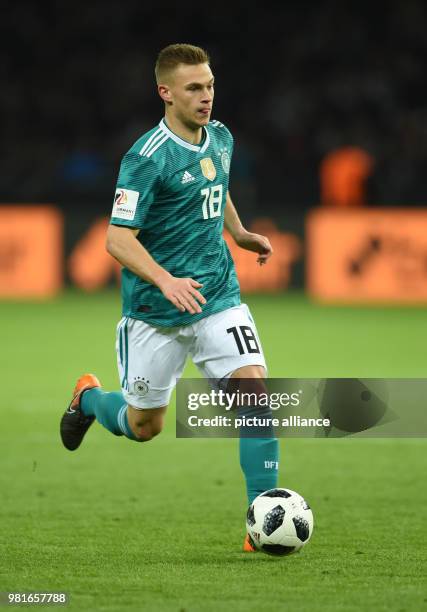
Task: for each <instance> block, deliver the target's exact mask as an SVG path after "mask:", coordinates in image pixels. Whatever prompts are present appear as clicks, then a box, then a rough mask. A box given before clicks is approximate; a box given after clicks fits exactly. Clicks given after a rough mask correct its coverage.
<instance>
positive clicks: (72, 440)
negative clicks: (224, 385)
mask: <svg viewBox="0 0 427 612" xmlns="http://www.w3.org/2000/svg"><path fill="white" fill-rule="evenodd" d="M181 335H182V334H181ZM184 336H185V334H184ZM187 344H188V342H187ZM187 344H186V338H185V337H183V338H182V337H180V331H179V329H177V328H169V329H159V328H155V327H152V326H150V325H147V324H146V323H144V322H143V321H138V320H135V319H130V318H123V319H122V320H121V321H120V322H119V324H118V326H117V342H116V349H117V360H118V366H119V376H120V380H121V384H122V391H121V392H120V391H112V392H106V391H104V390H103V389H101V385H100V383H99V381H98V379H97V378H96V377H95V376H93V375H84V376H83V377H81V378H80V379H79V381H78V382H77V386H76V389H75V393H74V397H73V400H72V403H71V405H70V407H69V409H68V410H67V411H66V413H65V414H64V416H63V418H62V420H61V437H62V440H63V443H64V446H65V447H66V448H68V449H69V450H75V449H76V448H78V446H79V445H80V443H81V441H82V439H83V437H84V435H85V433H86V431H87V429H88V428H89V427H90V425H91V424H92V423H93V422H94V420H95V419H96V420H97V421H98V422H99V423H100V424H101V425H103V426H104V427H105V428H106V429H108V431H110V432H111V433H113V434H114V435H117V436H122V435H124V436H126V437H127V438H129V439H131V440H135V441H138V442H146V441H148V440H151V439H152V438H153V437H154V436H156V435H157V434H158V433H160V431H161V429H162V426H163V418H164V414H165V412H166V407H167V405H168V403H169V398H170V395H171V393H172V390H173V388H174V386H175V382H176V379H177V378H179V377H180V376H181V374H182V370H183V368H184V365H185V359H186V355H187V351H188V347H187ZM70 408H72V410H71V413H70Z"/></svg>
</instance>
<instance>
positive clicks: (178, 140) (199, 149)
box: [159, 119, 210, 153]
mask: <svg viewBox="0 0 427 612" xmlns="http://www.w3.org/2000/svg"><path fill="white" fill-rule="evenodd" d="M159 127H160V129H161V130H162V132H164V133H165V134H167V135H168V136H169V138H171V139H172V140H174V141H175V142H176V143H177V144H179V145H181V147H185V148H186V149H189V150H190V151H196V152H197V153H204V152H205V151H206V149H207V148H208V146H209V144H210V137H209V131H208V129H207V128H206V126H203V129H204V130H205V141H204V143H203V144H202V146H199V145H194V144H190V143H189V142H187V141H186V140H183V139H182V138H180V137H179V136H177V135H176V134H175V133H174V132H172V131H171V130H170V129H169V128H168V126H167V125H166V123H165V120H164V119H162V120H161V121H160V123H159Z"/></svg>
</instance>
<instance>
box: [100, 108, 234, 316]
mask: <svg viewBox="0 0 427 612" xmlns="http://www.w3.org/2000/svg"><path fill="white" fill-rule="evenodd" d="M203 132H204V133H203V138H202V141H201V143H200V144H199V145H193V144H190V143H189V142H186V141H185V140H183V139H182V138H180V137H179V136H177V135H176V134H175V133H174V132H172V131H171V130H170V129H169V128H168V126H167V125H166V123H165V121H164V119H162V120H161V121H160V123H159V125H158V126H157V127H155V128H154V129H152V130H150V131H149V132H147V133H146V134H144V135H143V136H142V137H141V138H140V139H139V140H137V141H136V143H135V144H134V145H133V146H132V147H131V148H130V150H129V151H128V152H127V153H126V155H125V156H124V157H123V160H122V163H121V166H120V173H119V178H118V181H117V189H116V194H115V198H114V206H113V212H112V216H111V223H112V224H114V225H123V226H126V227H132V228H138V229H139V230H140V231H139V234H138V236H137V239H138V240H139V241H140V242H141V244H143V245H144V247H145V248H146V249H147V251H148V252H149V253H150V255H151V256H152V257H153V258H154V259H155V261H157V263H158V264H160V265H161V266H162V267H163V268H165V269H166V270H167V271H168V272H170V273H171V274H172V275H173V276H176V277H180V278H185V277H191V278H193V279H194V280H196V281H198V282H199V283H202V285H203V287H202V288H201V289H200V292H201V293H202V294H203V296H204V297H205V298H206V300H207V304H205V305H204V306H202V312H201V313H198V314H193V315H192V314H190V313H189V312H180V311H179V310H178V309H177V308H176V307H175V306H174V305H173V304H172V303H171V302H169V300H167V299H166V298H165V297H164V296H163V294H162V292H161V291H160V289H158V287H156V286H154V285H151V284H150V283H147V282H145V281H144V280H142V279H141V278H140V277H138V276H137V275H136V274H134V273H133V272H131V271H130V270H128V269H127V268H123V270H122V299H123V315H124V316H129V317H132V318H134V319H141V320H143V321H145V322H146V323H149V324H150V325H155V326H164V327H171V326H179V325H188V324H190V323H194V322H195V321H198V320H199V319H201V318H203V317H206V316H208V315H211V314H214V313H216V312H220V311H221V310H225V309H226V308H230V307H232V306H237V305H238V304H240V289H239V283H238V281H237V276H236V272H235V269H234V264H233V260H232V258H231V255H230V252H229V250H228V247H227V245H226V243H225V241H224V238H223V235H222V234H223V227H224V209H225V203H226V195H227V189H228V177H229V171H230V160H231V155H232V152H233V138H232V136H231V134H230V132H229V131H228V129H227V128H226V127H225V126H224V125H223V124H222V123H220V122H219V121H211V122H209V124H208V125H207V126H206V127H204V128H203Z"/></svg>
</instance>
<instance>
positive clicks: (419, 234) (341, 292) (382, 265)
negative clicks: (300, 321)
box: [306, 208, 427, 303]
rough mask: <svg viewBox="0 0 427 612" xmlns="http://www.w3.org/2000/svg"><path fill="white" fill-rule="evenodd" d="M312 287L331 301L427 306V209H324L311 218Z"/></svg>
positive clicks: (308, 234)
mask: <svg viewBox="0 0 427 612" xmlns="http://www.w3.org/2000/svg"><path fill="white" fill-rule="evenodd" d="M306 244H307V286H308V291H309V293H310V294H311V296H312V297H314V298H316V299H319V300H322V301H328V302H359V303H362V302H395V303H427V210H425V209H397V208H388V209H387V208H384V209H382V208H372V209H354V210H338V209H334V208H322V209H320V208H318V209H315V210H312V211H311V212H310V213H309V215H308V217H307V225H306Z"/></svg>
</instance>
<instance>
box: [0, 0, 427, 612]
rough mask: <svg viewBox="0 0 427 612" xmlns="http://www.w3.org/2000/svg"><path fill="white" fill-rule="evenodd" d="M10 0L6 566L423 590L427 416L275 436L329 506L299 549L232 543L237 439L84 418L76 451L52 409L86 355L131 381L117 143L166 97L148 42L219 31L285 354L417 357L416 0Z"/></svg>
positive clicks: (298, 357)
mask: <svg viewBox="0 0 427 612" xmlns="http://www.w3.org/2000/svg"><path fill="white" fill-rule="evenodd" d="M3 11H4V15H5V19H3V20H2V23H1V24H0V30H1V33H2V36H1V38H2V42H3V45H5V48H6V52H5V53H4V54H3V57H2V77H3V82H4V86H3V87H2V91H1V95H0V104H1V107H0V108H1V113H2V116H3V118H4V122H3V129H2V132H3V133H2V140H1V148H2V156H1V158H2V163H1V168H2V171H1V173H0V204H1V205H0V298H1V300H2V301H1V303H0V312H1V317H2V321H3V323H4V332H3V334H4V336H3V337H4V346H5V350H3V352H2V355H1V360H2V372H3V373H4V380H5V388H4V393H3V400H4V401H3V408H2V412H1V415H0V422H1V430H2V445H1V448H2V450H1V456H2V464H3V467H4V469H3V470H2V472H1V490H2V492H3V498H2V505H1V508H0V513H1V517H2V525H3V526H4V534H8V535H7V536H6V535H4V540H3V547H2V549H3V551H4V552H5V556H4V562H3V567H2V579H1V583H0V590H16V589H19V590H32V589H33V590H40V589H45V590H46V589H56V590H61V589H64V590H66V591H68V592H69V593H70V594H71V596H72V598H74V599H72V604H71V605H72V606H74V607H75V609H81V610H85V609H102V610H107V609H108V610H110V609H111V610H122V609H128V608H135V609H144V610H180V609H181V610H188V611H190V610H202V611H204V610H212V611H213V610H215V611H216V610H218V609H219V607H220V606H223V607H227V606H230V605H233V607H234V608H235V609H236V610H240V609H242V610H259V609H263V607H265V601H266V593H268V596H269V599H268V604H269V609H270V610H282V609H285V607H284V602H286V605H287V606H289V605H292V606H293V607H294V608H295V609H297V610H298V609H301V610H304V609H311V610H317V609H319V610H320V609H321V610H344V609H345V610H360V609H366V610H376V611H378V610H420V609H422V607H423V606H424V607H425V601H426V600H425V598H424V597H425V582H423V579H422V567H423V563H425V545H424V544H423V541H425V540H424V538H425V534H424V528H423V523H422V520H421V517H420V514H419V512H420V510H419V509H420V508H422V507H423V505H425V502H426V501H427V500H426V491H425V489H424V488H423V486H422V485H420V483H421V482H422V479H423V478H424V475H423V474H424V468H423V465H424V464H425V443H424V441H421V440H394V441H393V440H382V441H375V440H371V441H361V440H353V441H352V442H351V443H350V445H349V444H347V445H346V446H344V442H343V441H341V442H340V441H320V442H319V441H304V440H299V441H290V442H289V443H286V442H284V441H282V457H283V461H282V468H281V483H282V484H283V485H284V486H289V487H290V488H294V489H296V490H298V491H301V493H302V494H303V495H305V496H306V497H308V499H309V500H310V503H311V504H312V506H313V509H314V514H315V519H316V521H317V527H316V529H317V533H316V530H315V537H314V538H313V542H312V543H310V547H308V548H307V551H306V552H304V557H303V556H301V558H298V559H292V560H291V562H290V563H287V562H286V565H283V564H273V563H270V560H269V559H268V558H264V557H260V556H258V557H257V559H256V560H255V559H247V558H242V555H241V553H239V552H238V551H239V547H240V545H241V540H242V528H243V527H242V526H243V521H242V517H243V513H244V505H245V501H244V495H243V486H242V479H241V475H240V473H239V467H238V462H237V452H236V449H235V448H234V446H233V444H232V443H233V441H229V440H227V441H220V440H217V441H183V440H175V434H174V423H173V416H172V415H170V419H169V423H168V428H167V430H166V432H165V433H164V434H162V436H161V437H159V439H158V440H156V441H155V442H153V444H152V445H151V444H150V445H144V448H141V447H140V446H139V445H132V444H130V443H129V444H127V443H126V441H124V440H120V441H117V440H113V439H111V436H109V435H108V434H107V433H106V432H104V431H102V430H101V428H98V429H95V428H93V429H94V430H93V431H91V432H90V436H91V440H90V443H89V442H88V444H87V445H84V446H83V447H82V450H81V451H79V453H78V454H76V455H68V454H66V453H65V451H63V449H62V448H61V447H60V445H59V437H58V434H57V430H58V420H59V416H60V414H61V411H62V410H63V408H64V405H65V403H66V401H67V398H68V395H69V393H70V390H71V388H72V385H73V384H74V380H75V378H76V377H77V376H78V375H79V374H80V373H81V372H82V371H83V370H93V371H95V372H96V373H97V374H99V376H100V377H101V380H102V381H103V383H104V385H105V387H106V388H111V389H113V388H116V387H117V375H116V371H115V354H114V333H115V324H116V321H117V320H118V319H119V316H120V300H119V295H118V290H117V285H118V272H119V270H118V266H117V265H116V264H115V263H114V261H113V260H112V259H111V258H110V257H109V255H108V254H107V253H106V252H105V250H104V235H105V229H106V224H107V223H108V216H109V213H110V210H111V206H112V197H113V191H114V187H115V180H116V175H117V171H118V165H119V163H120V158H121V156H122V155H123V153H124V152H125V151H126V150H127V148H129V146H130V145H131V143H132V142H133V141H134V140H135V139H136V138H137V137H138V136H139V135H140V134H141V133H143V132H144V131H146V130H147V129H149V128H151V127H152V126H153V125H155V123H157V122H158V121H159V119H160V118H161V116H162V106H161V103H160V100H159V99H158V97H157V94H156V91H155V85H154V75H153V65H154V62H155V59H156V55H157V53H158V51H159V50H160V49H161V48H162V47H163V46H165V45H167V44H169V43H171V42H191V43H193V44H198V45H201V46H204V47H206V48H207V49H208V51H209V52H210V54H211V58H212V67H213V71H214V73H215V76H216V79H217V85H216V98H215V105H214V109H215V110H214V113H213V117H214V118H217V119H219V120H221V121H223V122H224V123H225V124H226V125H227V126H228V127H229V128H230V129H231V131H232V132H233V134H234V137H235V152H234V158H233V161H232V171H231V185H230V190H231V194H232V196H233V198H234V201H235V203H236V206H237V209H238V210H239V212H240V214H241V217H242V219H243V220H244V222H245V223H246V224H247V225H248V226H249V227H252V228H254V229H257V230H258V231H261V232H265V233H266V234H268V235H269V236H270V237H271V240H272V242H273V246H274V247H275V256H274V258H273V259H272V260H271V263H269V264H268V266H266V267H265V268H263V269H261V270H258V269H256V267H255V265H254V257H253V256H252V255H251V254H246V253H245V252H243V251H240V252H239V251H238V250H236V249H235V248H232V253H233V256H234V258H235V261H236V264H237V267H238V272H239V277H240V279H241V285H242V289H243V292H244V299H245V300H246V301H248V303H249V304H250V306H251V308H252V309H253V311H254V313H255V316H256V320H257V325H258V328H259V331H260V335H261V338H262V340H263V344H264V349H265V352H266V354H267V358H268V361H269V368H270V375H271V376H276V377H285V376H294V377H304V376H306V377H317V376H318V377H322V376H331V377H332V376H343V377H346V376H350V377H351V376H355V377H356V376H365V377H378V376H384V377H387V376H388V377H416V376H418V377H423V376H425V372H426V368H425V329H426V323H427V313H426V310H425V305H426V304H427V243H426V235H427V173H426V171H425V165H426V162H427V99H426V93H425V87H424V85H423V81H424V78H425V72H426V68H427V59H426V58H427V49H426V47H427V38H426V36H425V31H426V26H427V6H426V4H425V3H424V2H422V1H421V0H419V1H417V0H413V1H398V2H393V3H383V2H378V3H371V4H370V5H368V4H363V3H356V4H351V5H350V4H349V3H339V2H336V1H330V0H325V1H323V2H319V3H308V2H301V3H295V2H284V3H281V4H276V3H264V4H263V6H262V9H260V6H259V3H256V2H251V1H249V2H247V3H245V5H244V8H242V6H240V5H239V4H237V3H236V4H234V3H230V2H228V3H226V2H223V1H222V0H219V1H218V2H215V4H214V5H202V4H197V5H194V4H193V5H188V4H187V5H177V4H173V5H172V4H171V5H168V4H167V3H166V4H164V5H162V8H161V9H160V8H159V7H157V6H156V5H155V3H143V2H136V1H134V0H127V1H126V2H122V3H116V2H109V1H105V2H98V1H94V2H79V1H75V2H73V3H71V2H68V1H66V2H43V3H36V2H30V1H28V0H22V1H21V2H18V3H15V2H12V1H10V0H6V2H4V3H3ZM186 374H187V375H195V371H194V369H193V368H192V366H191V364H190V365H189V366H188V368H187V370H186ZM172 411H173V407H172ZM122 442H123V444H122ZM233 453H234V454H233ZM231 455H232V456H231ZM170 458H172V463H173V465H171V463H170ZM147 466H149V468H147ZM301 466H303V468H301ZM111 475H113V478H111ZM402 491H404V495H403V496H402V495H401V492H402ZM361 498H363V503H362V502H361ZM171 499H173V502H170V500H171ZM408 499H409V500H416V501H417V504H415V505H416V507H415V505H412V504H411V503H408ZM361 503H362V505H363V511H362V512H360V507H361ZM169 504H171V505H172V506H173V511H172V513H171V512H170V511H168V508H170V505H169ZM391 506H393V512H391V511H390V507H391ZM335 512H336V513H337V514H338V515H339V518H337V517H335V518H334V513H335ZM402 517H405V518H402ZM159 524H160V525H161V527H159ZM423 534H424V535H423ZM12 535H13V537H11V536H12ZM58 568H59V570H58ZM230 576H232V577H233V579H232V581H231V582H230ZM284 576H285V579H284ZM73 602H74V603H73Z"/></svg>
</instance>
